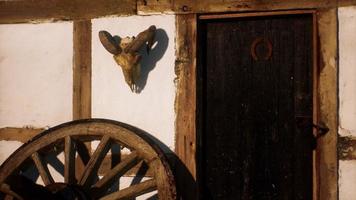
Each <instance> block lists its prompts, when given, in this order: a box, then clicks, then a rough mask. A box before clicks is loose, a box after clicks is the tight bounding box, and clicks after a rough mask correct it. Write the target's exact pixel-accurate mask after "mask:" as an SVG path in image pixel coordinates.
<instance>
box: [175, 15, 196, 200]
mask: <svg viewBox="0 0 356 200" xmlns="http://www.w3.org/2000/svg"><path fill="white" fill-rule="evenodd" d="M196 38H197V16H196V15H195V14H187V15H177V16H176V61H175V73H176V79H175V82H176V86H177V91H176V99H175V112H176V121H175V133H176V138H175V153H176V155H177V156H178V158H179V159H177V161H176V163H175V177H176V182H177V190H178V196H180V197H181V198H182V199H197V197H196V195H197V184H196V146H197V145H196V101H197V100H196V97H197V96H196V93H197V91H196Z"/></svg>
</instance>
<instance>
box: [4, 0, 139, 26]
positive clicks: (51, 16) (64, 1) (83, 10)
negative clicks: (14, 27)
mask: <svg viewBox="0 0 356 200" xmlns="http://www.w3.org/2000/svg"><path fill="white" fill-rule="evenodd" d="M134 14H136V1H135V0H17V1H3V0H0V23H1V24H9V23H31V22H32V23H37V22H42V21H67V20H83V19H92V18H97V17H102V16H108V15H134Z"/></svg>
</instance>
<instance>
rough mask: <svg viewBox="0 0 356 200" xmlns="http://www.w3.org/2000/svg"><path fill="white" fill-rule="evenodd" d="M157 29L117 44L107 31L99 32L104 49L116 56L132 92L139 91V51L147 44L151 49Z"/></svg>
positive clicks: (153, 28) (152, 27) (148, 30)
mask: <svg viewBox="0 0 356 200" xmlns="http://www.w3.org/2000/svg"><path fill="white" fill-rule="evenodd" d="M155 32H156V27H155V26H150V27H149V28H148V29H147V30H145V31H143V32H141V33H139V34H138V35H137V37H127V38H124V39H122V40H121V41H120V43H117V42H116V41H115V39H114V38H113V37H112V36H111V34H110V33H109V32H107V31H100V32H99V39H100V42H101V43H102V45H103V46H104V48H105V49H106V50H107V51H108V52H110V53H111V54H113V55H114V59H115V61H116V63H117V64H118V65H120V67H121V69H122V72H123V74H124V77H125V81H126V83H127V84H128V85H129V86H130V89H131V90H132V91H135V92H136V91H137V81H138V80H139V78H140V72H141V65H140V59H141V55H140V54H139V52H138V51H139V49H140V48H141V47H142V46H143V45H144V44H146V45H147V49H148V50H149V49H151V47H152V45H153V42H154V37H155Z"/></svg>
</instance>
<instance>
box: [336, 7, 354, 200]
mask: <svg viewBox="0 0 356 200" xmlns="http://www.w3.org/2000/svg"><path fill="white" fill-rule="evenodd" d="M338 14H339V55H340V57H339V102H340V104H339V106H340V107H339V120H340V123H339V134H340V135H341V136H352V137H356V6H353V7H344V8H339V11H338ZM355 187H356V160H352V161H341V160H340V161H339V200H356V190H355Z"/></svg>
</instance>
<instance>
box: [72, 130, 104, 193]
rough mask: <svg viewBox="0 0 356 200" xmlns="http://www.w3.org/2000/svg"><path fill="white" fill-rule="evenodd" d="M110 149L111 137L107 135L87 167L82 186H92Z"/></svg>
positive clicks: (80, 182)
mask: <svg viewBox="0 0 356 200" xmlns="http://www.w3.org/2000/svg"><path fill="white" fill-rule="evenodd" d="M109 149H110V137H109V136H107V135H105V136H104V137H103V138H102V139H101V141H100V143H99V145H98V148H96V150H95V152H94V153H93V155H92V157H91V158H90V160H89V162H88V164H87V165H86V166H85V169H84V172H83V175H82V177H81V179H80V181H79V184H80V185H83V186H85V187H87V186H88V184H90V183H91V182H92V181H93V178H94V177H95V176H96V174H97V171H98V169H99V167H100V164H101V162H102V161H103V159H104V157H105V155H106V153H107V152H108V151H109Z"/></svg>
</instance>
